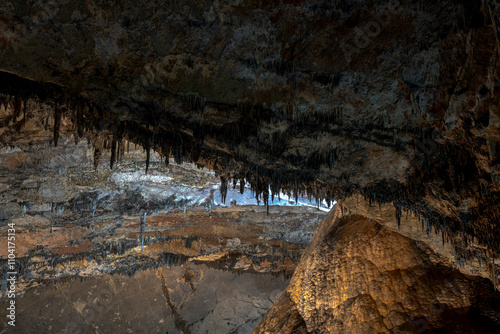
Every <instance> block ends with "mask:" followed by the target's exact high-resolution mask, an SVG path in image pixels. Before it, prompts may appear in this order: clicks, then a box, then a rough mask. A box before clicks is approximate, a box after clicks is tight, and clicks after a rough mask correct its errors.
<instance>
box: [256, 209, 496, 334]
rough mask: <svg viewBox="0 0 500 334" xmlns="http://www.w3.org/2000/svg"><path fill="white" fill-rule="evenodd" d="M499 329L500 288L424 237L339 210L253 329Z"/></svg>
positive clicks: (333, 211) (316, 331)
mask: <svg viewBox="0 0 500 334" xmlns="http://www.w3.org/2000/svg"><path fill="white" fill-rule="evenodd" d="M290 328H296V332H297V333H301V332H302V333H388V332H391V333H424V332H426V333H434V332H439V333H498V331H499V329H500V292H498V291H496V290H495V289H494V288H493V285H492V284H491V282H490V281H489V280H487V279H484V278H479V277H476V276H468V275H464V274H462V273H461V272H460V271H459V270H458V269H457V268H454V264H453V262H451V261H449V260H448V259H446V258H444V257H442V256H440V255H439V254H437V253H436V252H434V251H433V250H432V249H431V248H430V247H429V246H427V245H426V244H425V243H422V242H418V241H415V240H412V239H410V238H407V237H405V236H402V235H401V234H399V233H397V232H394V231H390V230H388V229H386V228H385V227H384V226H383V225H381V224H380V223H378V222H377V221H375V220H370V219H368V218H366V217H363V216H360V215H351V214H348V215H342V214H341V212H340V209H339V208H338V207H337V208H336V209H334V210H332V212H330V213H329V215H328V216H327V217H326V218H325V219H324V220H323V221H322V223H321V225H320V227H319V228H318V231H317V233H316V235H315V236H314V238H313V240H312V242H311V244H310V245H309V246H308V248H307V250H306V252H305V254H304V256H303V257H302V260H301V263H300V265H299V266H298V267H297V269H296V271H295V273H294V276H293V278H292V281H291V282H290V285H289V286H288V288H287V290H286V291H285V292H284V293H283V294H282V296H281V297H280V298H278V300H277V302H276V303H275V305H274V306H273V308H272V309H271V310H270V311H269V312H268V313H267V314H266V316H265V317H264V318H263V320H262V321H261V323H260V324H259V325H258V326H257V327H256V329H255V330H254V333H294V332H295V331H294V330H291V329H290Z"/></svg>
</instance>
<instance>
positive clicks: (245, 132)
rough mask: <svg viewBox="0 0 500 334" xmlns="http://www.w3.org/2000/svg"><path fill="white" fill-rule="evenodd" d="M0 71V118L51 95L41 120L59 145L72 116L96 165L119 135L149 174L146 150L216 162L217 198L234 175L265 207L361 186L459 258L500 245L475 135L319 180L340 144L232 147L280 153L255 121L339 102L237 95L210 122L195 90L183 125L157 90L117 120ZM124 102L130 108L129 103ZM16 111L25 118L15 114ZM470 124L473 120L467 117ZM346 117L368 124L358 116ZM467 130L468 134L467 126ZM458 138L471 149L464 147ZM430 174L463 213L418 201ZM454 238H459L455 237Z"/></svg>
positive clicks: (499, 215) (120, 146) (12, 121)
mask: <svg viewBox="0 0 500 334" xmlns="http://www.w3.org/2000/svg"><path fill="white" fill-rule="evenodd" d="M0 79H1V80H0V82H1V84H0V93H1V94H3V95H0V96H2V99H0V104H1V105H9V109H12V110H13V111H12V114H11V115H9V116H8V117H4V118H3V123H5V124H2V125H3V126H8V125H14V128H16V127H17V128H21V127H22V125H23V124H24V123H25V122H26V118H27V117H29V115H28V114H27V113H26V109H27V108H26V105H27V104H28V103H42V102H43V103H45V104H49V105H51V106H52V107H53V124H47V123H48V121H47V122H46V126H47V127H48V128H52V129H53V142H54V145H57V143H58V139H59V137H60V131H61V124H62V121H61V119H62V118H63V117H65V118H69V119H71V120H72V122H71V123H72V124H73V128H72V129H71V131H72V132H73V133H74V135H75V140H78V138H87V140H88V141H89V142H90V143H92V146H93V147H94V168H97V167H98V164H99V159H100V157H101V155H102V153H103V152H104V151H105V150H106V151H110V153H111V154H110V156H111V157H110V164H109V165H110V167H111V168H113V166H114V164H115V163H116V161H119V160H120V159H121V158H122V157H123V155H124V153H125V151H126V150H127V147H125V146H126V145H125V142H127V143H128V142H132V143H135V144H138V145H140V146H142V147H143V149H144V150H145V151H146V162H145V165H146V168H145V170H146V173H147V172H148V169H149V164H150V156H151V153H150V152H151V150H153V151H155V152H157V153H158V154H160V155H161V156H163V158H164V159H165V163H166V164H168V163H169V157H171V156H173V158H174V160H175V162H176V163H182V162H184V161H190V162H195V163H197V164H198V165H200V166H208V167H210V168H212V169H213V170H215V171H216V173H218V174H219V175H220V179H221V187H220V190H221V195H222V199H223V201H224V200H225V198H226V194H227V187H228V183H229V184H231V182H232V184H233V187H236V184H237V182H236V180H240V182H239V183H240V191H241V192H243V191H245V186H244V185H245V183H246V182H248V183H249V184H250V186H251V189H252V191H254V193H255V196H256V198H257V199H258V200H259V201H262V202H263V204H264V205H266V206H268V205H269V204H270V203H272V202H273V200H274V198H275V197H276V196H277V197H279V196H280V193H284V194H286V195H287V196H290V197H293V198H295V200H296V201H297V199H298V197H299V196H309V197H314V198H315V199H316V200H317V202H318V204H319V203H320V202H322V201H326V202H327V204H330V203H331V202H332V201H333V200H338V201H342V199H344V198H346V197H348V196H351V195H353V194H356V193H361V194H363V195H364V196H365V198H367V199H368V200H369V201H372V202H374V203H376V202H378V203H393V204H394V206H395V211H396V218H397V220H398V223H399V222H400V221H401V217H402V215H403V214H404V211H408V212H411V213H414V214H416V215H418V216H419V217H421V220H422V226H423V229H425V230H426V231H427V232H428V233H431V232H432V230H434V232H435V233H441V235H442V239H443V242H451V243H452V244H453V245H455V246H456V249H457V253H459V254H462V255H463V257H466V256H468V255H466V249H468V248H469V245H473V244H476V243H477V244H480V245H484V246H485V247H486V249H487V250H488V253H485V254H477V256H480V257H481V258H482V259H483V261H486V259H491V258H493V257H495V256H498V254H500V242H498V240H499V239H498V233H497V232H496V229H497V226H498V221H499V219H500V208H499V207H498V203H499V197H500V195H499V193H498V191H496V192H495V191H491V190H489V189H487V184H485V183H484V182H483V181H482V180H486V182H487V181H488V177H489V176H488V175H486V174H485V172H484V171H481V170H479V169H478V168H477V164H476V162H475V158H474V156H472V153H471V152H474V151H478V150H481V149H482V146H481V145H482V143H480V142H474V141H472V140H469V141H467V140H466V139H464V140H465V141H464V142H459V143H450V142H445V143H444V144H443V143H436V142H434V141H433V142H432V145H433V151H432V154H430V155H425V154H424V156H418V155H417V159H416V160H415V161H414V163H413V164H414V166H415V167H416V168H415V172H414V173H413V174H411V175H409V176H408V180H407V183H406V185H403V184H400V183H397V182H394V183H390V182H385V183H383V184H372V185H370V186H368V187H364V188H360V187H357V186H356V185H355V184H353V183H352V182H350V181H349V178H350V176H349V175H341V176H340V177H337V179H335V180H325V181H321V180H318V179H317V173H316V172H317V171H318V170H319V168H320V167H321V166H323V165H326V166H328V167H329V168H330V169H332V168H335V162H336V161H337V160H338V159H339V157H340V156H341V155H342V154H343V153H342V151H341V148H340V147H334V148H331V149H329V150H326V151H324V152H321V153H320V152H310V154H308V155H307V156H304V157H301V156H300V155H297V156H295V157H294V158H293V159H296V160H297V161H295V162H293V163H291V166H292V168H290V167H286V166H281V167H276V166H273V165H272V164H269V165H268V166H273V167H264V166H262V165H259V164H256V163H255V162H252V161H248V160H246V158H245V156H244V155H241V156H240V155H239V154H238V152H237V151H236V149H235V148H236V147H237V146H238V145H240V144H241V143H244V140H245V138H249V137H254V138H257V139H258V140H259V144H261V146H262V148H263V151H265V152H266V154H267V156H268V157H269V159H272V158H273V156H280V155H281V154H282V153H283V151H284V149H285V146H284V145H282V142H283V141H282V140H281V138H280V137H279V135H277V137H276V138H274V140H266V139H265V138H260V139H259V136H260V133H259V124H262V123H266V124H272V123H279V122H282V121H290V120H292V122H295V126H296V128H297V127H299V128H303V129H306V130H304V131H307V129H309V128H311V127H312V126H313V124H315V125H316V126H317V124H318V120H323V122H320V123H319V124H323V123H325V124H330V123H332V122H340V121H336V120H338V119H340V118H341V114H342V112H343V111H342V109H341V108H336V109H335V110H334V111H333V112H332V113H330V114H328V115H327V114H325V113H322V112H313V113H312V114H311V115H310V116H307V117H306V116H305V114H300V115H298V114H297V115H295V114H293V115H291V114H290V112H289V110H283V111H275V110H270V109H269V108H265V107H263V106H259V105H249V104H241V105H238V106H237V107H236V110H237V111H236V112H237V113H239V114H240V115H241V117H240V119H239V120H238V121H237V122H230V123H227V124H223V125H216V124H210V123H207V122H204V121H203V119H201V118H200V117H199V114H200V113H203V112H204V109H205V108H206V106H207V102H206V101H205V99H203V98H202V97H200V96H199V95H197V94H187V95H185V96H182V97H180V98H179V100H180V101H181V102H180V103H181V104H184V105H186V107H187V109H188V110H186V112H187V113H192V114H193V115H195V114H196V115H197V116H196V117H194V116H193V120H192V121H190V122H189V123H188V124H187V125H186V126H184V127H183V126H180V125H182V124H183V122H184V119H181V118H176V117H179V116H175V115H173V114H169V113H168V112H167V111H166V110H164V109H163V108H162V107H161V105H160V103H159V102H158V101H157V100H156V99H155V98H153V97H152V98H151V100H150V101H149V102H147V103H143V104H137V105H136V106H135V107H134V108H135V109H134V110H132V111H133V112H131V113H130V115H131V116H130V117H129V118H128V119H127V120H121V119H120V118H119V117H118V116H119V115H117V114H115V113H113V112H110V111H108V110H106V109H105V106H103V105H100V104H97V103H94V102H92V101H90V100H88V99H85V98H83V97H82V96H80V95H78V94H77V93H76V92H72V91H69V90H66V89H65V88H62V87H59V86H56V85H52V84H42V83H37V82H33V81H28V80H25V79H20V78H17V77H15V76H13V75H10V74H6V73H2V74H0ZM0 107H1V106H0ZM120 107H121V108H128V109H132V107H131V106H128V105H125V104H124V105H122V106H120ZM21 114H22V115H23V117H22V119H20V115H21ZM47 119H48V118H47ZM464 123H465V124H466V125H467V124H468V123H467V122H464ZM469 123H471V124H472V121H471V122H469ZM349 126H354V127H356V126H359V128H366V126H364V125H362V124H358V125H356V124H354V125H352V124H351V125H349ZM349 126H347V127H346V128H344V129H342V128H341V130H338V131H337V130H335V131H337V132H338V133H336V134H337V135H340V136H343V137H345V139H346V140H349V139H353V138H357V137H356V136H358V137H359V136H362V134H361V132H360V131H359V130H355V131H354V130H352V129H351V128H350V127H349ZM349 129H351V130H352V131H350V130H349ZM188 130H189V131H188ZM472 130H473V129H472V128H470V127H469V128H466V129H465V131H469V132H471V131H472ZM296 131H297V130H296ZM432 131H433V130H432V129H426V128H424V127H418V128H411V129H409V128H405V129H395V130H394V131H392V130H391V131H389V130H387V131H385V132H384V131H379V132H380V133H379V134H378V135H377V136H375V139H373V138H372V139H371V140H372V141H373V140H375V141H377V142H379V144H382V145H384V146H391V147H393V148H395V149H400V148H401V147H400V146H401V145H402V144H401V143H402V142H403V141H402V140H399V139H398V137H399V135H400V134H402V133H407V134H408V133H412V134H413V136H414V137H416V138H422V142H424V143H425V142H426V140H427V139H429V138H432V136H433V132H432ZM372 137H373V135H372ZM206 138H211V139H213V140H214V141H215V142H217V141H219V142H223V143H225V144H226V145H227V147H229V148H230V149H232V150H234V151H233V152H232V153H228V151H226V150H218V149H217V148H212V147H211V146H208V145H204V141H205V140H206ZM468 138H474V136H473V135H472V134H471V135H470V136H468ZM358 139H359V138H358ZM269 142H271V143H272V144H269ZM266 145H267V146H266ZM463 147H467V148H468V149H467V150H464V149H463ZM424 153H425V152H424ZM436 180H439V181H440V182H441V183H442V185H441V186H442V188H443V189H444V190H445V191H448V192H450V193H451V192H454V193H457V194H459V195H460V196H462V197H469V196H470V194H473V195H474V196H476V200H477V202H478V203H480V204H479V206H477V207H475V208H471V209H469V210H468V211H467V212H460V215H459V217H458V218H457V217H456V216H455V217H452V216H447V215H442V214H440V213H438V212H436V211H435V210H434V209H432V208H430V207H429V206H428V205H427V204H426V203H425V202H424V201H423V200H422V198H424V197H425V196H426V195H427V194H429V193H432V189H430V187H431V185H432V184H433V182H435V181H436ZM478 180H479V181H480V182H478ZM457 240H459V241H460V242H457ZM459 244H460V245H461V246H458V245H459ZM463 245H465V246H463Z"/></svg>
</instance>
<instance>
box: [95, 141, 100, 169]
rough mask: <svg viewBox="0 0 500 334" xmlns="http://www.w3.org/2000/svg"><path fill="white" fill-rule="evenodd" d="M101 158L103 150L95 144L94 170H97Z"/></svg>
mask: <svg viewBox="0 0 500 334" xmlns="http://www.w3.org/2000/svg"><path fill="white" fill-rule="evenodd" d="M100 158H101V150H100V149H99V148H97V147H95V146H94V170H97V166H98V165H99V159H100Z"/></svg>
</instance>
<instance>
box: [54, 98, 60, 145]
mask: <svg viewBox="0 0 500 334" xmlns="http://www.w3.org/2000/svg"><path fill="white" fill-rule="evenodd" d="M61 116H62V115H61V109H60V107H59V105H58V103H57V100H56V101H55V105H54V146H56V147H57V142H58V141H59V131H60V128H61Z"/></svg>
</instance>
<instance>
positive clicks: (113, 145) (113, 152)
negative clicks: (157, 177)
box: [109, 126, 148, 174]
mask: <svg viewBox="0 0 500 334" xmlns="http://www.w3.org/2000/svg"><path fill="white" fill-rule="evenodd" d="M117 140H118V127H116V126H115V127H114V128H113V140H112V142H111V157H110V160H109V168H110V169H113V165H114V163H115V160H116V142H117ZM147 173H148V167H147V164H146V174H147Z"/></svg>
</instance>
